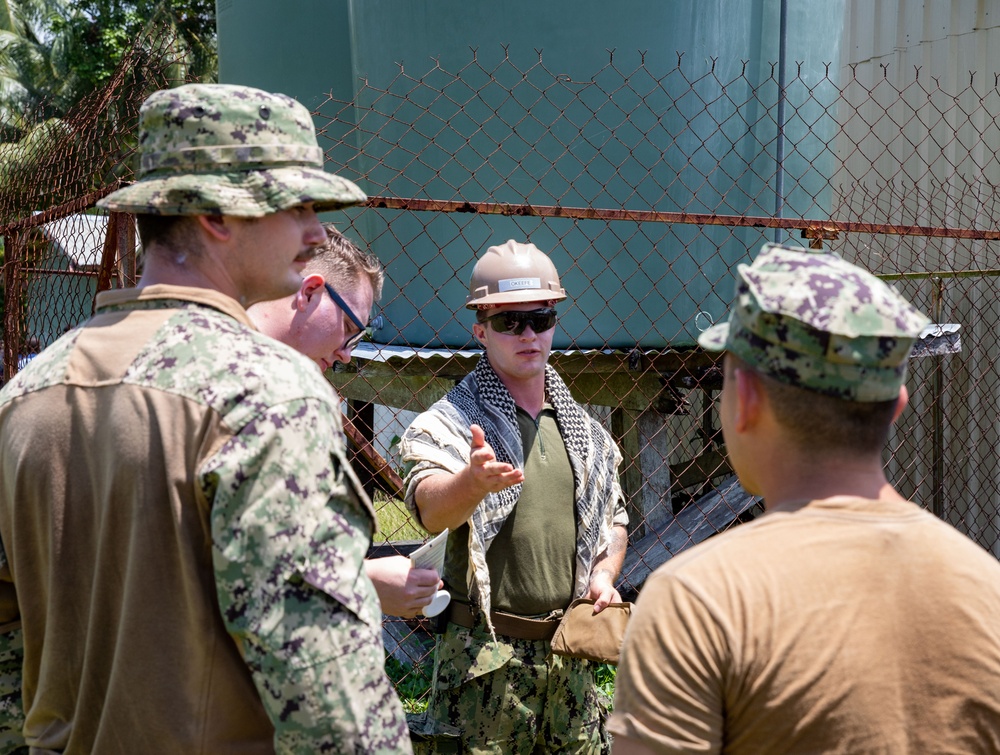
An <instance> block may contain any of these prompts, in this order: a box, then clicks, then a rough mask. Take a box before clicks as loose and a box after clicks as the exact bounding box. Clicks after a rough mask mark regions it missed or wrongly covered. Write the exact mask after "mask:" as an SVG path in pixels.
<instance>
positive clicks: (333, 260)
mask: <svg viewBox="0 0 1000 755" xmlns="http://www.w3.org/2000/svg"><path fill="white" fill-rule="evenodd" d="M323 228H324V229H325V230H326V243H325V244H323V245H321V246H320V247H319V248H318V249H317V250H316V256H315V257H313V258H312V259H311V260H309V262H308V263H307V264H306V266H305V270H304V271H303V272H304V274H305V275H309V274H311V273H318V274H319V275H322V276H323V278H324V279H325V280H326V282H327V283H329V284H330V285H331V286H333V287H334V288H335V289H336V290H338V291H342V290H347V289H350V288H351V287H352V286H356V285H357V283H358V281H359V280H361V279H362V278H367V279H368V282H369V283H371V287H372V294H373V298H374V300H375V301H378V300H379V299H381V298H382V285H383V284H384V282H385V269H384V268H383V267H382V263H381V262H379V260H378V257H376V256H375V255H374V254H372V253H371V252H366V251H362V250H361V249H359V248H358V246H357V245H356V244H354V242H353V241H351V240H350V239H349V238H347V236H345V235H344V234H342V233H341V232H340V231H338V230H337V228H336V226H334V225H333V223H323Z"/></svg>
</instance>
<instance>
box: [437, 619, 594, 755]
mask: <svg viewBox="0 0 1000 755" xmlns="http://www.w3.org/2000/svg"><path fill="white" fill-rule="evenodd" d="M497 639H498V641H497V642H492V641H491V640H490V638H489V635H488V634H486V632H485V630H484V629H482V628H477V629H465V628H463V627H459V626H457V625H455V624H449V625H448V628H447V630H446V631H445V633H444V634H443V635H441V636H440V637H439V638H438V643H437V648H436V651H435V659H434V681H433V687H432V691H431V701H430V707H429V709H428V713H429V714H430V717H431V718H433V719H434V720H435V721H439V722H442V723H446V724H451V725H454V726H456V727H458V728H460V729H461V730H462V735H461V745H462V746H461V748H460V750H459V751H460V752H464V753H470V754H475V755H479V754H482V755H485V754H486V753H504V755H522V754H524V755H527V754H528V753H576V754H579V755H601V754H602V753H607V752H610V740H609V738H608V735H607V731H606V730H605V726H604V723H605V716H606V713H607V710H606V701H605V700H604V699H603V696H602V695H601V693H600V692H599V691H598V689H597V687H596V685H595V684H594V677H593V671H592V669H591V664H590V663H589V662H588V661H584V660H577V659H570V658H561V657H559V656H554V655H552V653H551V652H550V648H549V643H548V642H547V641H545V640H541V641H533V640H517V639H510V638H505V637H498V638H497ZM442 744H443V743H442ZM430 751H432V752H434V751H442V752H443V751H445V750H444V748H441V749H440V750H438V749H437V748H434V747H431V748H430Z"/></svg>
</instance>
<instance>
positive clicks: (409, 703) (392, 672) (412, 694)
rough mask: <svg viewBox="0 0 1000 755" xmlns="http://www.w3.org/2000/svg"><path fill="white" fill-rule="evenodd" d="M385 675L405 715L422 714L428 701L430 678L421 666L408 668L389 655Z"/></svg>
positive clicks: (408, 666) (386, 660)
mask: <svg viewBox="0 0 1000 755" xmlns="http://www.w3.org/2000/svg"><path fill="white" fill-rule="evenodd" d="M385 673H386V676H388V677H389V681H391V682H392V686H393V687H395V688H396V694H398V695H399V699H400V700H401V701H402V703H403V710H404V711H406V712H407V713H422V712H423V711H425V710H427V704H428V703H429V701H430V695H429V694H428V693H429V692H430V689H431V677H430V674H429V673H428V670H427V669H426V668H424V666H422V665H419V664H418V665H416V666H410V665H408V664H406V663H401V662H400V661H397V660H396V659H395V658H393V657H392V656H391V655H390V656H388V657H387V658H386V659H385Z"/></svg>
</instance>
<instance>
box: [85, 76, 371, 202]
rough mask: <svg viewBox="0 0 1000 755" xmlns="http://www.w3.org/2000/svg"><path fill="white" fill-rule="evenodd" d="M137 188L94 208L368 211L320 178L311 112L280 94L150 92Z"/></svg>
mask: <svg viewBox="0 0 1000 755" xmlns="http://www.w3.org/2000/svg"><path fill="white" fill-rule="evenodd" d="M139 154H140V165H139V170H138V180H137V181H136V182H135V183H133V184H131V185H130V186H126V187H124V188H122V189H119V190H118V191H115V192H113V193H112V194H109V195H108V196H107V197H105V198H104V199H102V200H101V201H100V202H98V205H99V206H101V207H104V208H106V209H108V210H113V211H119V212H135V213H145V214H150V215H216V214H217V215H235V216H238V217H262V216H264V215H269V214H271V213H273V212H278V211H280V210H287V209H290V208H292V207H296V206H298V205H302V204H305V203H307V202H314V203H315V209H316V211H317V212H322V211H324V210H336V209H340V208H342V207H349V206H351V205H356V204H359V203H361V202H364V201H365V199H366V197H365V194H364V192H362V191H361V189H359V188H358V187H357V186H355V185H354V184H353V183H351V182H350V181H348V180H347V179H345V178H341V177H340V176H336V175H334V174H332V173H326V172H325V171H324V170H323V151H322V150H321V149H320V147H319V145H318V144H317V142H316V129H315V127H314V126H313V122H312V117H311V116H310V115H309V111H308V110H307V109H306V108H305V106H303V105H302V104H301V103H299V102H297V101H296V100H293V99H292V98H291V97H288V96H287V95H284V94H272V93H270V92H265V91H263V90H260V89H254V88H253V87H245V86H232V85H227V84H187V85H185V86H181V87H177V88H176V89H164V90H161V91H158V92H153V94H151V95H150V96H149V97H148V98H146V101H145V102H144V103H143V104H142V109H141V110H140V114H139Z"/></svg>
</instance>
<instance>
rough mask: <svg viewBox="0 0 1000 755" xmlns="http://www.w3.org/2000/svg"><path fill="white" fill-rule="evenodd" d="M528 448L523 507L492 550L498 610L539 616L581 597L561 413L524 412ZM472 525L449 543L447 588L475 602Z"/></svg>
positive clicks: (546, 410) (523, 434) (571, 486)
mask: <svg viewBox="0 0 1000 755" xmlns="http://www.w3.org/2000/svg"><path fill="white" fill-rule="evenodd" d="M517 423H518V427H519V429H520V431H521V443H522V445H523V448H524V484H523V485H522V486H521V495H520V497H519V498H518V501H517V505H515V506H514V509H513V511H511V513H510V515H509V516H508V517H507V519H506V521H504V523H503V526H502V527H501V528H500V532H498V533H497V536H496V538H495V539H494V540H493V542H492V544H491V545H490V547H489V550H488V551H487V552H486V563H487V566H488V567H489V570H490V584H491V586H492V596H491V602H492V606H493V609H494V610H500V611H507V612H510V613H516V614H519V615H522V616H535V615H539V614H546V613H548V612H550V611H553V610H556V609H560V608H565V607H566V606H567V605H569V603H570V601H571V600H572V598H573V583H574V576H575V575H574V571H575V569H574V567H575V564H576V507H575V503H574V495H573V492H574V482H573V470H572V468H571V467H570V463H569V456H568V455H567V453H566V446H565V444H564V443H563V439H562V436H561V435H560V433H559V426H558V424H557V423H556V415H555V410H554V409H553V408H552V407H551V406H550V405H548V404H546V405H545V406H544V407H543V409H542V411H541V412H540V413H539V415H538V417H537V419H532V418H531V415H529V414H528V413H527V412H525V411H524V410H522V409H520V408H518V410H517ZM468 563H469V525H468V524H463V525H462V526H461V527H459V528H458V529H457V530H456V531H455V533H454V534H453V535H452V537H450V538H449V543H448V554H447V560H446V563H445V583H446V586H447V588H448V590H449V591H450V592H451V593H452V595H453V597H455V598H456V599H458V600H461V601H463V602H464V601H467V600H468V594H469V590H468V580H467V575H466V571H467V568H468Z"/></svg>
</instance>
